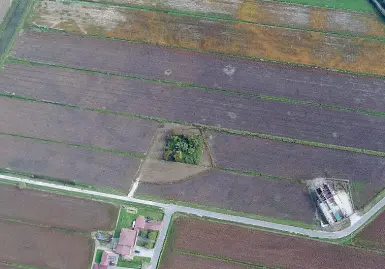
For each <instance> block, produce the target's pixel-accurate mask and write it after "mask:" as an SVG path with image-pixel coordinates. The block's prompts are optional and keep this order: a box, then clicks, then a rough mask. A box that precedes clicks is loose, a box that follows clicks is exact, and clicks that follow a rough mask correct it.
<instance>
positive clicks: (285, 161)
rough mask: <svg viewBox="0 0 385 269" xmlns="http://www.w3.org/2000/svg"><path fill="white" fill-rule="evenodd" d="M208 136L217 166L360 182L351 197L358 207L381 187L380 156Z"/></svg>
mask: <svg viewBox="0 0 385 269" xmlns="http://www.w3.org/2000/svg"><path fill="white" fill-rule="evenodd" d="M211 135H212V138H211V140H210V144H211V148H212V152H213V157H214V159H215V162H216V164H217V166H219V167H224V168H231V169H235V170H244V171H254V172H257V173H263V174H270V175H275V176H280V177H283V178H293V179H301V180H308V179H313V178H316V177H332V178H341V179H348V180H350V181H352V182H358V183H362V184H363V189H362V191H361V192H360V193H359V194H357V195H356V196H355V197H354V198H355V202H356V203H355V205H356V206H358V207H362V206H364V205H365V204H366V203H367V202H368V201H369V200H370V198H372V197H373V196H374V195H376V194H377V193H378V192H379V191H381V190H382V189H383V188H384V187H385V178H384V171H385V161H384V158H382V157H376V156H368V155H365V154H358V153H352V152H347V151H340V150H333V149H324V148H315V147H309V146H303V145H298V144H290V143H281V142H278V141H271V140H266V139H261V138H257V137H248V136H240V135H232V134H226V133H219V132H212V133H211Z"/></svg>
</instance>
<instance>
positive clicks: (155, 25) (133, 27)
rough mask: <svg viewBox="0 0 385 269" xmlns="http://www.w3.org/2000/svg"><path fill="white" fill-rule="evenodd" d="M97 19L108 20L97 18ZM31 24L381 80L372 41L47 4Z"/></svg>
mask: <svg viewBox="0 0 385 269" xmlns="http://www.w3.org/2000/svg"><path fill="white" fill-rule="evenodd" d="M87 14H88V15H87ZM100 14H108V15H106V16H105V17H103V19H100ZM32 23H33V24H34V25H36V26H40V27H49V28H54V29H58V30H66V31H70V32H75V33H81V34H92V35H103V36H107V37H116V38H123V39H129V40H140V41H145V42H151V43H155V44H161V45H167V46H180V47H183V48H189V49H197V50H201V51H211V52H219V53H228V54H236V55H242V56H249V57H256V58H263V59H268V60H273V61H282V62H290V63H296V64H305V65H313V66H320V67H323V68H331V69H340V70H347V71H351V72H360V73H369V74H377V75H385V72H384V62H385V43H384V42H380V41H377V40H365V39H360V38H348V37H341V36H338V35H331V34H324V33H320V32H308V31H303V30H295V29H289V28H278V27H270V26H269V27H268V26H263V25H256V24H245V23H238V22H229V21H221V20H219V21H213V20H208V19H203V18H199V19H197V18H194V17H187V16H176V15H170V14H167V13H164V12H154V11H144V10H132V9H126V8H119V7H105V6H92V5H82V4H70V5H68V4H63V3H58V2H52V1H48V4H47V5H42V6H41V7H40V8H39V9H37V10H36V13H35V15H34V16H32Z"/></svg>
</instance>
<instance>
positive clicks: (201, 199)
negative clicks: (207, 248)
mask: <svg viewBox="0 0 385 269" xmlns="http://www.w3.org/2000/svg"><path fill="white" fill-rule="evenodd" d="M219 190H220V191H219ZM136 194H137V195H150V196H155V197H161V198H163V199H169V200H179V201H184V202H189V203H195V204H199V205H202V206H211V207H217V208H223V209H228V210H232V211H238V212H245V213H251V214H256V215H260V216H266V217H272V218H279V219H291V220H296V221H300V222H305V223H309V224H313V223H314V218H315V214H314V209H313V207H312V205H311V202H310V198H309V195H308V192H307V190H306V186H305V185H304V184H301V183H297V182H288V181H280V180H274V179H270V180H269V179H265V178H263V177H252V176H246V175H239V174H233V173H229V172H224V171H219V170H212V171H209V172H205V173H203V174H201V175H198V176H195V177H191V178H190V179H188V180H185V181H183V182H179V183H173V184H161V185H159V184H149V183H140V185H139V188H138V190H137V192H136Z"/></svg>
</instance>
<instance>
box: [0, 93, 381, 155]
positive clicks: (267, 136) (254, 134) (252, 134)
mask: <svg viewBox="0 0 385 269" xmlns="http://www.w3.org/2000/svg"><path fill="white" fill-rule="evenodd" d="M0 98H9V99H17V100H22V101H26V102H40V103H46V104H54V105H59V106H66V107H71V108H75V109H80V110H85V111H94V112H100V113H106V114H112V115H121V116H126V117H129V118H138V119H147V120H153V121H157V122H161V123H165V122H167V123H177V124H182V125H187V126H196V127H199V128H202V129H204V130H211V131H218V132H224V133H229V134H234V135H242V136H250V137H257V138H261V139H266V140H271V141H278V142H283V143H292V144H298V145H303V146H310V147H316V148H326V149H333V150H341V151H347V152H353V153H360V154H366V155H372V156H377V157H385V152H382V151H376V150H370V149H362V148H356V147H350V146H341V145H335V144H327V143H322V142H315V141H309V140H301V139H296V138H291V137H284V136H276V135H272V134H265V133H257V132H250V131H244V130H237V129H231V128H224V127H216V126H211V125H205V124H200V123H188V122H185V121H178V120H169V119H167V118H160V117H153V116H145V115H139V114H131V113H127V112H115V111H110V110H105V109H98V108H89V107H79V106H73V105H66V104H61V103H57V102H52V101H46V100H40V99H34V98H28V97H24V96H19V95H13V94H3V93H0ZM0 134H1V133H0ZM73 146H78V145H76V144H74V145H73ZM80 146H81V145H80ZM112 151H113V150H112ZM127 154H128V153H127Z"/></svg>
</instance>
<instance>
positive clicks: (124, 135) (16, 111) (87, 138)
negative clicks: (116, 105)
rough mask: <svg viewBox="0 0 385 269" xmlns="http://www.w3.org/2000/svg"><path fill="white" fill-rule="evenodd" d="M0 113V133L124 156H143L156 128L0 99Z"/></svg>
mask: <svg viewBox="0 0 385 269" xmlns="http://www.w3.org/2000/svg"><path fill="white" fill-rule="evenodd" d="M42 83H44V81H41V82H39V84H40V85H41V84H42ZM3 87H4V85H3ZM51 90H54V88H53V87H52V86H51ZM0 113H1V115H2V117H1V119H0V130H1V132H6V133H10V134H17V135H23V136H30V137H37V138H42V139H49V140H55V141H63V142H67V143H72V144H81V145H88V146H94V147H98V148H104V149H114V150H119V151H124V152H126V151H131V152H143V153H145V152H146V151H147V149H148V147H149V145H150V143H151V139H152V136H153V134H154V133H155V129H156V126H157V123H156V122H153V121H148V120H141V119H131V118H127V117H123V116H118V115H107V114H104V113H98V112H90V111H84V110H80V109H75V108H69V107H64V106H57V105H52V104H43V103H34V102H25V101H19V100H13V99H8V98H2V99H0Z"/></svg>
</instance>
